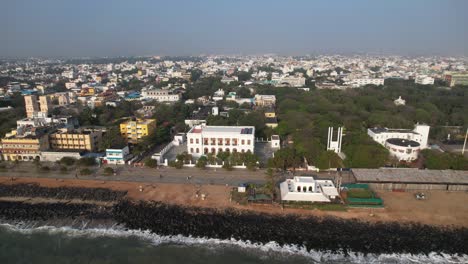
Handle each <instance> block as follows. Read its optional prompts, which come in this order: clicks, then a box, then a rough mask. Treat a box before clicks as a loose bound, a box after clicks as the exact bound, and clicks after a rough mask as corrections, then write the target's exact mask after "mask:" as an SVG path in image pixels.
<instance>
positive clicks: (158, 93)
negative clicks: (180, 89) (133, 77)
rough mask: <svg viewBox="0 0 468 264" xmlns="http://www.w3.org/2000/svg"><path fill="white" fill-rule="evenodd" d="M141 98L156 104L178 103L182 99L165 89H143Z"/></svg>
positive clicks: (177, 94)
mask: <svg viewBox="0 0 468 264" xmlns="http://www.w3.org/2000/svg"><path fill="white" fill-rule="evenodd" d="M141 97H142V98H143V99H149V100H156V101H158V102H178V101H180V99H181V98H182V96H181V95H180V94H179V93H176V92H174V91H173V90H166V89H143V90H141Z"/></svg>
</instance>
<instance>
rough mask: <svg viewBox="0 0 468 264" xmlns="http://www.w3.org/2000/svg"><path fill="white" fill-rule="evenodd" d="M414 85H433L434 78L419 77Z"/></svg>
mask: <svg viewBox="0 0 468 264" xmlns="http://www.w3.org/2000/svg"><path fill="white" fill-rule="evenodd" d="M414 83H417V84H422V85H431V84H434V78H432V77H429V76H427V75H419V76H417V77H416V78H415V79H414Z"/></svg>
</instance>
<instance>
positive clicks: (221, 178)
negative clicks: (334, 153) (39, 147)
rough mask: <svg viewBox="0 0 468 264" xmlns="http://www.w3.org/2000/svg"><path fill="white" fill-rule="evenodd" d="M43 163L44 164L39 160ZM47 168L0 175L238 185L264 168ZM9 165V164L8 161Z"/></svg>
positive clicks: (26, 166) (261, 178) (257, 179)
mask: <svg viewBox="0 0 468 264" xmlns="http://www.w3.org/2000/svg"><path fill="white" fill-rule="evenodd" d="M43 165H44V164H43ZM46 165H47V166H49V167H50V168H51V170H50V171H47V172H44V171H40V170H38V169H37V168H36V167H35V166H34V164H32V163H29V162H22V163H20V164H19V165H17V166H14V167H12V168H9V169H1V170H0V177H31V178H53V179H54V178H61V179H75V178H77V179H83V180H103V181H127V182H155V183H189V184H201V185H206V184H212V185H226V184H227V185H229V186H238V185H239V184H241V183H246V182H249V183H256V184H262V183H265V181H266V177H265V176H266V174H265V170H256V171H249V170H245V169H236V170H232V171H226V170H224V169H216V170H215V169H205V170H201V169H198V168H184V169H175V168H171V167H163V168H161V169H151V168H144V167H143V168H142V167H132V166H126V165H119V166H109V167H111V168H113V169H114V170H115V171H116V175H111V176H106V175H104V173H103V170H104V168H97V167H94V168H91V170H92V171H93V174H92V175H89V176H81V175H79V173H78V175H77V173H76V171H77V170H76V169H71V170H69V171H67V172H60V170H59V166H58V165H57V164H54V163H49V164H46ZM9 166H12V165H9ZM295 175H314V176H315V177H318V178H328V179H335V177H336V176H337V173H336V172H331V173H329V172H321V173H311V172H296V173H295ZM277 176H278V180H279V181H283V180H284V179H286V178H292V177H293V174H292V173H289V174H288V173H286V174H282V173H277ZM342 176H343V178H342V179H343V183H347V182H353V179H352V177H350V176H349V174H347V173H343V174H342Z"/></svg>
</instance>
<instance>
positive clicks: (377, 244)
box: [0, 186, 468, 254]
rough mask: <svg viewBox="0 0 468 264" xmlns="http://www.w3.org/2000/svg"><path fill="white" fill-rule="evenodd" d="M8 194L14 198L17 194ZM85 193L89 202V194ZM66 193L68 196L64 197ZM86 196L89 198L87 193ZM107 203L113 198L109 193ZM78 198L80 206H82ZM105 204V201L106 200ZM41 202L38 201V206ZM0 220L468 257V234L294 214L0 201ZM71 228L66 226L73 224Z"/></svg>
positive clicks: (130, 204) (135, 203)
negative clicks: (122, 228)
mask: <svg viewBox="0 0 468 264" xmlns="http://www.w3.org/2000/svg"><path fill="white" fill-rule="evenodd" d="M2 187H3V188H4V189H5V188H6V189H8V188H9V187H11V188H12V189H15V188H16V189H15V190H17V189H18V188H20V187H18V186H6V187H5V186H2ZM23 187H25V188H26V187H27V188H30V189H28V190H41V191H44V193H31V195H32V196H34V197H43V196H50V195H51V194H53V193H54V191H58V190H60V192H61V193H62V195H65V196H66V197H72V196H73V197H74V198H75V199H79V198H80V197H75V196H77V195H78V196H79V195H80V193H77V192H76V189H74V188H71V187H70V188H67V187H63V188H60V189H54V188H44V187H42V188H32V189H31V187H30V186H29V187H28V186H23ZM83 190H85V193H84V196H83V197H84V198H89V193H93V190H92V189H89V188H88V189H83ZM67 191H70V192H69V193H67ZM86 192H87V193H86ZM107 194H108V195H110V196H114V195H116V193H113V191H108V192H107ZM83 197H81V198H83ZM103 198H104V199H106V196H103ZM41 199H42V198H41ZM0 218H1V219H2V221H7V222H35V223H36V224H38V225H54V226H55V225H59V226H60V225H65V226H69V225H71V226H73V225H75V226H76V227H77V228H82V227H83V226H85V227H86V226H89V227H92V226H102V225H104V226H106V225H107V226H108V225H112V226H115V225H119V226H121V227H124V230H149V231H151V232H152V233H153V234H157V235H159V236H169V237H170V236H178V235H181V236H184V237H192V238H210V239H218V240H232V239H234V240H236V241H249V242H250V243H253V244H267V243H270V242H272V241H274V242H275V243H277V244H278V245H279V246H281V247H284V246H288V245H298V246H299V247H304V248H305V249H306V250H307V251H311V250H316V251H320V252H325V251H330V252H335V253H336V252H343V253H344V254H347V253H348V252H359V253H363V254H390V253H410V254H430V253H431V252H439V253H447V254H468V244H466V243H465V242H466V241H467V240H468V228H463V227H438V226H429V225H424V224H420V223H398V222H375V223H371V222H366V221H361V220H357V219H342V218H337V217H319V216H314V215H297V214H282V215H280V214H265V213H262V212H257V211H251V210H239V209H236V208H209V207H194V206H180V205H175V204H168V203H163V202H157V201H149V202H148V201H134V200H133V201H131V200H128V199H121V200H119V201H117V202H116V203H115V204H113V205H109V206H102V205H98V204H92V203H69V202H68V201H67V200H64V201H63V202H56V201H49V202H47V203H45V202H37V201H36V202H34V199H31V200H27V201H7V200H3V201H0ZM70 223H71V224H70Z"/></svg>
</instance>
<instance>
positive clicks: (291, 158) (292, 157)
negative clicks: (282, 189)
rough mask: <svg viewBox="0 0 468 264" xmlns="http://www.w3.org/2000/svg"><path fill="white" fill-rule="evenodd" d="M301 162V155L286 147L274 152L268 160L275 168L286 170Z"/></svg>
mask: <svg viewBox="0 0 468 264" xmlns="http://www.w3.org/2000/svg"><path fill="white" fill-rule="evenodd" d="M301 162H302V157H301V156H300V155H299V154H298V153H297V152H296V150H295V149H293V148H290V147H287V148H283V149H280V150H278V151H276V152H275V156H274V157H273V159H272V160H271V162H270V165H271V166H273V167H274V168H277V169H282V170H287V169H288V168H291V167H292V168H293V169H295V168H296V167H298V166H299V165H300V164H301Z"/></svg>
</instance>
